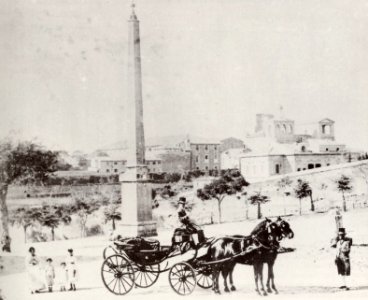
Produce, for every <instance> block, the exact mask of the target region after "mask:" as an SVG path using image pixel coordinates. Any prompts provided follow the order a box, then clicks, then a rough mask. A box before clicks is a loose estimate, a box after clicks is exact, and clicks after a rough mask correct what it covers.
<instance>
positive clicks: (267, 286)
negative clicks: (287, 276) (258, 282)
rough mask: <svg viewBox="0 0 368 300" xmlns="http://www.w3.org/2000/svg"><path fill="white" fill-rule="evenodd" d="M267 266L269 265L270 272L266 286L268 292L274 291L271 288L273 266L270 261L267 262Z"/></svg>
mask: <svg viewBox="0 0 368 300" xmlns="http://www.w3.org/2000/svg"><path fill="white" fill-rule="evenodd" d="M267 266H268V270H267V271H268V272H267V283H266V288H267V293H272V290H271V288H270V281H271V274H272V269H271V268H272V266H271V263H270V262H267Z"/></svg>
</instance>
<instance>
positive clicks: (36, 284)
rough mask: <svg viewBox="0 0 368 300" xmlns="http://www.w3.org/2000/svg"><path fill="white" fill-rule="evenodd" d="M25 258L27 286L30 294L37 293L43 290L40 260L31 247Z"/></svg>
mask: <svg viewBox="0 0 368 300" xmlns="http://www.w3.org/2000/svg"><path fill="white" fill-rule="evenodd" d="M28 252H29V253H28V254H27V256H26V269H27V273H28V286H29V288H30V292H31V293H32V294H33V293H39V292H40V290H42V289H43V288H44V284H43V283H42V280H41V273H40V260H39V258H38V257H37V255H36V250H35V248H33V247H31V248H29V250H28Z"/></svg>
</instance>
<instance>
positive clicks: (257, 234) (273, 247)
mask: <svg viewBox="0 0 368 300" xmlns="http://www.w3.org/2000/svg"><path fill="white" fill-rule="evenodd" d="M271 224H275V225H276V226H279V225H277V224H276V223H275V222H271V223H270V224H267V225H266V227H265V228H264V229H263V230H261V231H259V232H257V233H256V234H252V236H251V238H252V239H253V240H254V241H256V242H257V243H259V244H260V245H261V246H262V247H263V248H266V249H269V250H271V249H277V248H278V246H272V245H271V246H266V245H264V244H263V243H262V242H261V241H260V240H259V239H258V236H259V235H260V234H261V233H263V232H265V231H267V232H268V233H271V231H270V225H271ZM268 239H269V241H272V240H270V236H269V237H268Z"/></svg>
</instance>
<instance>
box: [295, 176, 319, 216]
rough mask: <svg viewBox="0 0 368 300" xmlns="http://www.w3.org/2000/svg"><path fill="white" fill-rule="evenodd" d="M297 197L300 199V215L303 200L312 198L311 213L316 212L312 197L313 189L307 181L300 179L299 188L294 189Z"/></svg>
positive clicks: (300, 213)
mask: <svg viewBox="0 0 368 300" xmlns="http://www.w3.org/2000/svg"><path fill="white" fill-rule="evenodd" d="M294 192H295V196H296V197H297V198H298V199H299V215H302V199H304V198H306V197H310V201H311V211H314V202H313V197H312V189H311V187H310V185H309V183H308V182H307V181H304V180H302V179H298V181H297V186H296V187H295V189H294Z"/></svg>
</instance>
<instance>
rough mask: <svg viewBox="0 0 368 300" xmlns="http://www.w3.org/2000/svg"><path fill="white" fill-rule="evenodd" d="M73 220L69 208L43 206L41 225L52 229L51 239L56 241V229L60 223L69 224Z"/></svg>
mask: <svg viewBox="0 0 368 300" xmlns="http://www.w3.org/2000/svg"><path fill="white" fill-rule="evenodd" d="M71 221H72V218H71V217H70V215H69V212H68V211H67V206H50V205H44V206H42V218H41V225H42V226H45V227H49V228H50V229H51V239H52V240H53V241H54V240H55V228H57V227H59V225H60V223H64V224H69V223H70V222H71Z"/></svg>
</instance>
